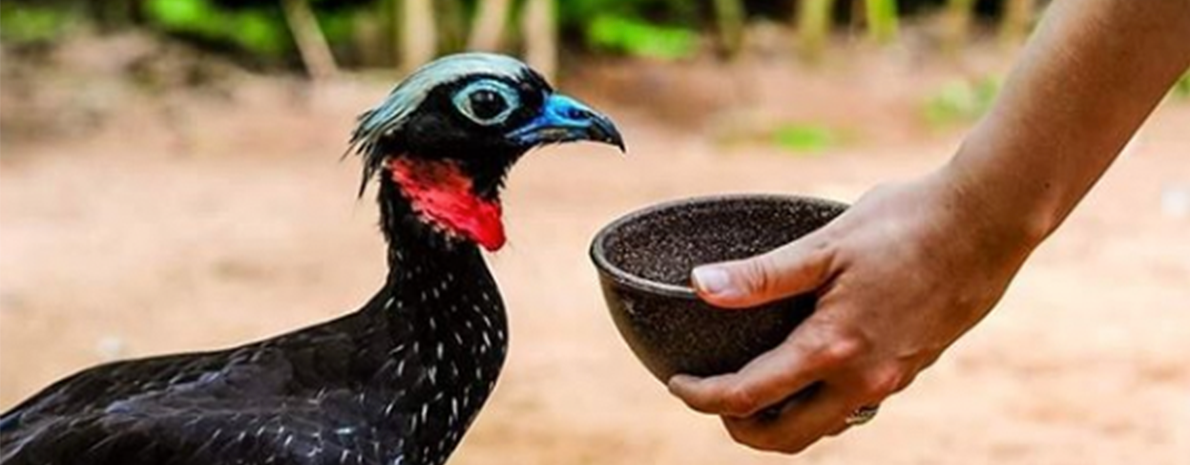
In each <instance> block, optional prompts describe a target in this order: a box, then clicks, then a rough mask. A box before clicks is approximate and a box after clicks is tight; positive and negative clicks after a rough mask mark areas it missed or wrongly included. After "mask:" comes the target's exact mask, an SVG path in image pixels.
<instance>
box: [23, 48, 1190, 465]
mask: <svg viewBox="0 0 1190 465" xmlns="http://www.w3.org/2000/svg"><path fill="white" fill-rule="evenodd" d="M690 66H691V67H694V68H698V69H701V70H702V71H703V72H701V73H690V74H683V73H682V70H681V69H678V70H675V69H672V68H673V67H668V66H661V65H657V66H636V67H627V68H629V69H628V70H625V69H624V68H625V67H615V66H606V67H593V68H592V69H589V70H584V71H583V72H582V73H578V74H575V75H572V76H571V78H570V79H568V80H567V82H568V83H569V84H568V85H567V86H566V87H567V90H568V91H570V92H571V93H573V94H576V95H577V96H579V97H580V98H583V99H585V100H588V101H591V102H593V103H594V104H595V105H596V106H598V107H601V108H603V109H604V110H606V111H607V112H608V113H610V114H611V115H612V116H613V117H614V118H615V119H616V120H617V121H618V123H619V124H620V127H621V128H622V129H623V132H624V136H625V139H626V140H627V141H628V144H629V148H630V153H629V155H628V156H620V155H619V154H618V153H616V152H615V151H614V150H608V149H606V148H604V147H601V146H566V147H560V148H549V149H546V150H541V151H539V152H536V153H534V154H531V155H530V156H529V157H527V158H526V159H525V160H524V161H523V162H522V163H521V165H520V166H519V167H518V168H517V170H516V171H515V172H514V175H513V177H512V179H511V180H510V183H509V189H508V190H507V192H506V195H505V205H506V222H507V225H508V230H509V236H510V241H511V243H510V245H509V246H508V247H507V248H506V249H505V250H504V251H502V252H500V253H499V254H497V255H494V256H491V257H490V264H491V266H492V268H493V269H494V272H495V275H496V276H497V278H498V280H499V281H500V284H501V287H502V289H503V293H504V295H505V298H506V301H507V303H508V306H509V308H510V313H511V316H510V318H511V325H512V349H511V354H510V358H509V362H508V365H507V369H506V371H505V374H504V377H503V378H502V379H501V382H500V385H499V387H498V389H497V391H496V394H495V396H494V397H493V399H492V400H491V401H490V403H489V404H488V407H487V409H486V410H485V411H484V412H483V414H482V415H481V416H480V419H479V421H478V422H477V424H476V425H475V427H474V429H473V430H472V432H471V433H470V434H469V435H468V436H467V438H466V440H465V441H464V443H463V445H462V447H461V449H460V450H459V452H458V453H456V455H455V458H454V460H453V462H452V463H454V464H456V465H482V464H526V465H529V464H556V463H568V464H586V463H599V464H645V463H657V464H664V463H672V464H722V463H731V464H765V463H789V462H797V463H807V464H846V463H885V464H999V463H1036V464H1071V465H1075V464H1078V465H1083V464H1119V463H1144V464H1171V465H1172V464H1185V463H1188V462H1187V460H1188V459H1190V363H1188V361H1187V360H1188V359H1187V357H1188V355H1187V354H1190V311H1188V310H1190V307H1188V306H1187V302H1190V240H1188V239H1190V215H1182V214H1179V208H1178V205H1177V198H1176V197H1177V195H1178V193H1179V192H1190V132H1188V131H1187V129H1188V128H1190V105H1188V104H1185V103H1181V104H1174V103H1170V104H1167V105H1166V106H1164V107H1163V108H1162V109H1161V110H1160V111H1159V112H1158V113H1157V114H1156V115H1155V116H1154V117H1153V118H1152V119H1151V121H1150V123H1149V124H1148V125H1147V126H1146V128H1145V129H1144V130H1143V131H1142V133H1141V134H1140V135H1139V136H1138V137H1137V139H1136V140H1135V141H1134V143H1133V144H1132V146H1131V147H1130V148H1129V150H1128V152H1127V154H1126V155H1125V156H1124V157H1123V158H1122V159H1121V160H1120V161H1119V162H1118V164H1117V166H1116V167H1115V168H1114V169H1113V170H1112V171H1111V173H1109V174H1108V176H1107V177H1106V178H1105V179H1104V180H1103V181H1102V183H1101V184H1100V185H1099V186H1098V187H1097V188H1096V189H1095V191H1094V192H1093V193H1092V194H1091V195H1090V197H1089V198H1088V199H1087V200H1086V201H1085V202H1084V204H1083V205H1082V207H1081V208H1080V209H1079V210H1078V211H1076V212H1075V214H1074V215H1073V216H1072V217H1071V218H1070V220H1069V221H1068V222H1067V224H1066V225H1065V226H1064V227H1063V228H1062V229H1061V230H1060V231H1059V232H1058V233H1057V234H1056V235H1055V236H1054V237H1053V238H1052V240H1050V241H1049V242H1048V243H1047V244H1045V245H1044V246H1043V247H1042V248H1041V249H1040V250H1039V251H1038V252H1037V253H1036V255H1035V256H1034V257H1033V259H1032V260H1031V262H1030V263H1029V264H1028V265H1027V266H1026V267H1025V269H1024V271H1023V272H1022V273H1021V274H1020V276H1019V278H1018V279H1017V281H1016V282H1015V283H1014V285H1013V286H1012V288H1011V290H1010V291H1009V293H1008V295H1007V296H1006V297H1005V299H1004V301H1003V302H1002V303H1001V304H1000V306H999V308H998V309H997V310H996V311H995V312H994V313H993V314H992V315H991V316H990V317H989V318H988V319H987V320H986V321H985V322H984V323H983V324H982V325H981V326H979V327H978V328H976V330H974V331H973V332H972V333H971V334H969V335H968V336H967V337H966V338H965V339H963V340H962V341H960V343H959V344H957V345H956V346H955V347H954V348H953V349H952V350H951V351H950V352H949V354H948V356H946V357H945V358H944V359H943V360H941V361H940V362H939V363H938V364H937V365H936V366H935V367H934V368H932V369H931V370H929V371H928V372H927V373H926V374H924V375H923V376H921V377H920V378H919V379H918V381H917V382H916V383H915V384H914V386H913V387H912V388H910V389H909V390H907V391H905V392H904V393H902V394H900V395H898V396H896V397H894V398H892V399H890V400H888V401H887V402H886V403H885V405H884V409H883V410H882V411H881V413H880V416H879V418H878V419H877V420H876V421H874V422H873V423H871V424H869V425H867V426H864V427H862V428H855V429H853V430H852V431H851V432H849V433H848V434H846V435H844V436H843V437H840V438H837V439H834V440H828V441H825V442H823V443H821V444H819V445H818V446H816V447H814V448H812V449H811V450H810V451H808V452H806V453H805V454H803V455H802V456H799V457H797V458H794V459H790V458H788V457H781V456H775V455H767V454H761V453H757V452H754V451H750V450H747V449H745V448H742V447H739V446H736V445H734V444H733V443H732V442H731V441H730V439H729V438H728V437H727V436H726V435H725V434H724V433H723V431H722V430H721V428H720V426H719V424H718V421H717V420H715V419H714V418H709V417H703V416H700V415H698V414H695V413H693V412H691V411H688V410H686V409H685V408H684V407H683V406H682V405H681V404H680V403H679V402H677V401H675V400H674V399H672V398H670V397H669V396H668V395H667V394H666V392H665V390H664V388H663V386H661V385H660V384H659V383H657V382H656V381H654V380H653V379H652V378H650V376H649V375H648V374H647V373H646V372H645V370H644V369H643V368H642V367H641V366H640V365H639V364H638V363H637V362H636V361H635V360H634V359H633V357H632V356H631V354H630V353H629V351H628V350H627V348H626V347H625V346H624V345H623V344H622V343H621V341H620V339H619V337H618V335H617V334H616V331H615V329H614V327H613V325H612V323H611V320H610V319H609V318H608V317H607V315H606V313H605V312H606V310H605V309H604V307H603V304H602V301H601V297H600V295H599V291H598V286H597V284H596V277H595V272H594V269H593V268H592V266H591V265H590V263H589V261H588V259H587V255H586V253H587V245H588V241H589V239H590V238H591V237H592V235H593V234H594V233H595V231H596V230H597V229H598V228H599V227H600V226H601V225H603V224H604V223H606V222H608V221H610V220H611V219H613V218H615V217H617V216H618V215H620V214H622V213H625V212H627V211H629V210H632V209H634V208H637V207H640V206H643V205H646V204H649V203H652V202H656V201H660V200H663V199H672V198H677V197H684V196H689V195H696V194H704V193H717V192H741V191H747V192H789V193H802V194H812V195H822V196H828V197H833V198H838V199H843V200H854V199H855V198H856V197H857V196H858V195H859V194H861V193H862V192H863V191H864V190H866V189H867V188H869V187H870V186H872V185H874V184H876V183H880V182H885V181H891V180H897V179H905V178H908V177H911V176H914V175H915V174H918V173H922V172H924V171H926V170H928V169H930V168H931V167H933V166H936V165H937V164H938V163H940V162H941V161H942V160H944V159H945V158H946V157H947V156H949V154H950V153H951V152H952V150H953V149H954V147H955V145H956V143H957V141H958V137H959V136H960V135H961V132H950V133H947V134H937V133H931V132H929V131H925V130H923V129H921V128H920V127H918V125H916V124H912V123H911V121H913V115H914V112H913V108H912V105H911V103H909V102H912V101H915V100H914V99H917V98H920V97H921V96H922V95H923V94H924V93H925V92H926V91H925V90H924V89H927V88H929V87H930V86H931V85H932V83H937V82H940V81H942V80H945V79H947V78H949V77H953V76H955V75H959V74H961V73H960V72H959V71H955V70H953V69H944V70H941V71H939V70H925V71H923V70H922V69H921V67H920V66H919V65H917V64H914V63H913V62H912V60H911V59H906V58H897V59H892V60H884V61H878V62H877V63H874V64H867V65H863V66H836V67H833V68H830V67H828V68H829V69H827V70H825V71H818V72H808V71H804V70H797V69H789V68H788V67H783V66H781V65H773V66H769V67H765V66H751V67H747V68H746V69H743V67H741V69H734V70H733V69H731V68H730V67H729V68H728V69H727V71H725V72H722V73H716V72H705V71H706V68H707V66H706V65H690ZM989 66H992V67H993V68H994V67H995V66H1002V64H995V65H989ZM733 71H734V72H733ZM742 75H746V76H747V77H740V76H742ZM872 76H880V77H878V78H875V77H872ZM81 80H82V81H85V79H81ZM389 82H391V81H388V80H385V79H372V78H369V79H356V80H352V81H345V82H340V83H335V84H330V85H325V86H321V87H317V88H313V87H310V86H307V85H305V84H301V83H299V82H296V81H295V80H292V79H278V78H270V79H265V78H248V79H243V80H242V81H241V82H237V83H236V84H235V85H234V86H233V87H232V88H231V90H230V91H228V92H226V93H221V94H219V95H218V96H212V95H208V94H202V93H199V94H195V95H190V96H188V97H180V98H179V99H175V100H174V101H173V103H172V104H169V105H163V104H161V103H160V102H151V101H150V100H149V99H136V98H132V99H129V100H127V102H126V103H121V104H120V105H118V106H117V107H118V111H115V112H113V113H111V114H109V115H107V116H105V123H104V124H103V126H102V128H101V129H98V130H94V131H88V132H85V133H81V134H74V135H71V136H69V137H66V136H61V137H59V136H57V135H42V136H37V135H32V136H30V137H20V138H19V139H20V140H17V139H18V138H17V137H15V136H16V135H15V134H13V133H8V134H5V137H9V138H10V139H9V140H8V141H6V143H5V144H6V145H5V146H4V147H3V148H4V153H3V157H2V158H0V212H2V215H3V216H2V218H3V221H2V222H0V248H2V251H3V262H2V268H0V273H2V275H0V276H2V279H0V303H2V308H0V408H8V407H9V406H11V405H13V404H14V403H15V402H17V401H19V400H20V399H22V398H24V397H26V396H28V395H30V394H32V393H33V392H35V391H36V390H37V389H39V388H40V387H42V386H45V385H46V384H47V383H49V382H51V381H53V380H55V379H57V378H59V377H61V376H64V375H66V374H69V373H71V372H73V371H76V370H78V369H81V368H84V367H86V366H89V365H92V364H95V363H99V362H102V361H105V360H109V359H111V358H115V357H120V358H124V357H139V356H147V355H153V354H163V353H170V352H179V351H194V350H200V349H209V348H218V347H226V346H228V345H233V344H238V343H241V342H245V341H250V340H254V339H258V338H261V337H267V336H269V335H272V334H276V333H279V332H282V331H286V330H290V329H293V328H297V327H301V326H304V325H309V324H312V323H316V322H319V321H323V320H327V319H329V318H332V317H334V316H337V315H340V314H343V313H344V312H347V311H350V310H353V309H354V308H356V306H357V305H359V304H361V303H362V302H364V300H365V299H366V298H367V297H369V296H370V295H371V292H372V291H374V290H375V289H376V288H377V286H378V285H379V283H380V279H381V277H382V273H383V266H384V262H383V252H382V243H381V239H380V237H379V235H378V234H377V232H376V228H375V221H376V213H375V210H374V208H373V205H374V204H373V202H372V200H371V198H370V194H369V197H365V198H364V199H362V200H357V199H356V198H355V195H354V194H355V189H356V186H357V182H358V176H359V167H358V164H357V163H356V162H355V160H352V159H346V160H340V159H339V155H340V154H342V153H343V150H344V148H345V138H346V134H347V133H348V131H349V129H350V127H351V124H352V123H353V121H354V115H355V114H356V113H357V112H359V111H360V110H362V109H364V108H366V107H368V106H369V105H371V104H372V103H373V102H375V101H377V100H378V99H380V98H381V97H383V95H384V94H385V93H386V92H387V87H388V85H389ZM6 85H8V83H7V82H6ZM725 86H726V87H729V88H730V89H729V91H727V92H721V90H722V89H723V88H724V87H725ZM621 89H622V91H621ZM707 89H715V90H717V91H720V92H711V91H710V90H707ZM632 92H636V93H635V94H633V93H632ZM639 96H648V98H649V99H650V100H647V102H649V103H648V104H643V105H642V104H641V103H640V102H641V100H639V99H640V98H641V97H639ZM666 99H669V100H666ZM633 100H638V102H637V103H636V104H635V105H634V104H632V101H633ZM121 102H125V101H124V100H121ZM657 102H660V103H657ZM667 102H668V103H667ZM733 102H735V103H733ZM758 102H764V105H761V104H760V103H758ZM650 107H652V108H651V109H650ZM754 108H759V110H757V111H752V110H751V109H754ZM7 111H10V112H11V111H12V110H11V109H9V110H7ZM691 113H700V114H714V115H717V116H716V118H691V117H690V114H691ZM756 114H761V116H755V115H756ZM773 115H776V116H773ZM8 116H9V117H12V116H13V115H12V114H10V115H8ZM777 117H780V118H792V119H797V118H815V120H817V121H826V122H828V123H831V124H839V125H848V127H851V128H853V129H855V131H856V133H858V134H859V136H857V137H855V138H854V140H852V141H850V142H848V143H847V144H844V145H843V146H840V147H838V148H835V149H831V150H829V151H827V152H825V153H821V154H817V155H813V156H804V155H803V156H799V155H791V154H790V153H787V152H785V151H783V150H781V149H778V148H774V147H771V146H769V145H767V144H762V143H736V144H730V145H724V144H722V143H719V142H717V141H718V140H721V138H720V137H719V135H718V134H719V133H717V132H716V131H720V130H733V129H730V128H731V127H740V126H748V125H750V124H751V123H749V121H752V119H750V118H758V120H759V119H764V118H777ZM691 119H693V120H691ZM9 121H10V122H11V121H12V120H11V119H10V120H9ZM724 121H727V123H725V122H724ZM733 124H734V125H735V126H732V125H733ZM13 127H14V126H9V127H8V128H7V129H12V128H13ZM724 127H728V128H729V129H722V128H724ZM26 130H27V129H26ZM1186 195H1190V194H1186Z"/></svg>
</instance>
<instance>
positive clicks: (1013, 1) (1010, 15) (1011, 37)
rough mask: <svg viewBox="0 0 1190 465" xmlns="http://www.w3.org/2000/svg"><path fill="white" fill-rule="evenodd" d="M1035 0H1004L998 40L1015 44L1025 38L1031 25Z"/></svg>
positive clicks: (1006, 43) (1035, 5) (1011, 44)
mask: <svg viewBox="0 0 1190 465" xmlns="http://www.w3.org/2000/svg"><path fill="white" fill-rule="evenodd" d="M1036 9H1037V0H1005V2H1004V14H1003V18H1001V20H1000V21H1001V22H1000V42H1001V43H1003V44H1005V45H1010V46H1015V45H1017V44H1020V43H1021V42H1023V41H1024V40H1025V37H1027V36H1028V35H1029V29H1030V28H1032V26H1033V19H1034V18H1033V17H1034V14H1035V13H1036Z"/></svg>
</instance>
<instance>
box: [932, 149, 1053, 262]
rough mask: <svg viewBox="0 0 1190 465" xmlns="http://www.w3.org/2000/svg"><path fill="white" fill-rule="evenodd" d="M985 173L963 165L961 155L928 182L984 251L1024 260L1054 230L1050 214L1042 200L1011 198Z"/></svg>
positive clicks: (1008, 191)
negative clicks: (1016, 256)
mask: <svg viewBox="0 0 1190 465" xmlns="http://www.w3.org/2000/svg"><path fill="white" fill-rule="evenodd" d="M960 152H962V150H961V151H960ZM986 171H987V170H980V169H978V167H976V166H971V165H970V164H968V163H965V157H963V156H962V153H960V156H956V157H955V159H953V160H951V162H949V163H947V164H946V165H945V166H943V167H942V168H941V169H939V170H938V171H936V172H934V173H933V174H932V175H931V176H930V180H929V181H927V182H930V183H931V184H933V185H934V186H935V188H936V189H938V190H939V192H940V195H941V198H942V199H943V202H944V205H945V206H946V208H947V209H948V210H949V211H950V212H951V213H952V216H953V217H954V218H955V219H954V221H956V222H957V223H958V224H960V225H961V227H962V228H963V229H964V230H966V231H969V232H970V233H971V236H972V237H975V238H979V240H980V242H981V245H982V246H983V247H989V248H991V249H992V250H998V251H1001V252H1003V253H1009V254H1013V255H1018V254H1019V255H1020V256H1022V257H1023V256H1027V255H1028V254H1029V253H1031V252H1032V251H1033V249H1034V248H1036V247H1037V246H1038V245H1039V244H1041V242H1042V241H1043V240H1045V238H1046V237H1048V236H1049V234H1050V233H1051V232H1052V231H1053V230H1054V228H1055V227H1056V224H1055V221H1054V215H1053V214H1052V210H1051V209H1049V208H1047V205H1046V204H1047V202H1044V201H1043V200H1042V199H1036V198H1035V199H1031V200H1030V199H1028V198H1027V196H1024V195H1014V194H1015V192H1012V189H1011V187H1010V186H1007V185H1005V184H1006V183H1005V182H1003V181H999V180H997V179H995V178H994V177H989V176H981V174H985V173H986Z"/></svg>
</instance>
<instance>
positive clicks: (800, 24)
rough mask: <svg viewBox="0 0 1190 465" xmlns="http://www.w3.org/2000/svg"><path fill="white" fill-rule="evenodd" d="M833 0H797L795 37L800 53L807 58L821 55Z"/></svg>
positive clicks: (827, 31) (828, 30)
mask: <svg viewBox="0 0 1190 465" xmlns="http://www.w3.org/2000/svg"><path fill="white" fill-rule="evenodd" d="M834 4H835V2H834V0H799V1H798V5H797V6H798V7H797V19H796V21H797V38H798V44H799V48H800V50H801V52H802V54H803V55H804V56H805V57H806V58H809V59H818V58H820V57H821V56H822V49H823V47H825V46H826V39H827V38H828V37H829V35H830V30H831V19H832V18H831V11H832V7H833V6H834Z"/></svg>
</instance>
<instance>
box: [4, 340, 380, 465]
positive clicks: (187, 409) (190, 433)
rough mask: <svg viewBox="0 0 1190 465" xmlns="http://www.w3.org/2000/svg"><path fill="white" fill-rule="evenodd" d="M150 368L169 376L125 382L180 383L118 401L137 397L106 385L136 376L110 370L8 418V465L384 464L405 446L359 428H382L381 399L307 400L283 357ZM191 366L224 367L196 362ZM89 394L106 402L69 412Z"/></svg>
mask: <svg viewBox="0 0 1190 465" xmlns="http://www.w3.org/2000/svg"><path fill="white" fill-rule="evenodd" d="M211 356H213V354H212V355H208V357H211ZM168 358H169V357H167V359H168ZM199 358H201V357H199ZM228 360H230V361H228ZM174 361H175V362H177V360H174ZM145 362H146V361H141V363H140V364H139V366H137V370H138V371H139V372H141V374H143V372H144V370H146V369H147V368H148V367H149V366H159V367H165V366H169V367H170V369H168V370H166V369H163V370H162V371H160V372H159V373H157V374H156V375H155V376H147V377H145V378H137V377H136V376H129V377H128V378H127V379H135V380H137V381H138V384H145V383H148V384H149V385H152V384H153V383H158V382H161V381H160V380H161V379H162V378H163V377H171V379H175V380H176V382H174V383H169V384H167V385H165V387H163V388H160V389H141V390H139V391H135V392H136V393H135V394H131V395H120V394H121V393H123V394H127V393H129V392H134V390H133V389H131V388H127V387H124V386H120V383H117V382H114V381H112V380H111V379H104V378H110V377H111V376H110V375H111V374H114V373H124V374H128V372H126V371H123V370H122V368H124V367H119V366H116V367H109V368H108V370H109V371H107V373H108V375H109V376H102V375H101V373H102V372H103V370H99V372H95V371H96V369H93V370H88V371H85V372H83V373H80V374H79V375H76V376H74V377H71V378H68V379H67V380H64V381H63V382H60V383H58V384H57V385H55V386H60V387H59V388H58V389H57V390H54V389H53V388H51V389H47V391H51V392H49V393H48V394H44V395H41V396H38V397H37V398H34V399H31V400H30V402H26V404H25V405H22V406H20V407H17V408H16V409H14V411H12V412H9V413H6V414H5V416H4V417H3V425H4V428H2V429H0V448H2V450H3V451H2V452H0V464H3V465H23V464H57V465H66V464H89V465H108V464H110V465H116V464H119V465H138V464H146V465H147V464H170V465H216V464H224V463H227V464H231V463H270V462H271V463H293V464H321V463H331V462H335V463H377V462H378V461H379V460H381V458H382V457H384V456H386V455H392V454H393V452H392V448H393V447H397V448H398V449H399V447H400V446H401V444H391V442H392V438H391V437H390V438H389V443H387V444H386V443H382V441H381V438H380V435H378V434H377V431H375V430H374V429H372V428H368V429H367V430H361V428H358V425H366V424H374V423H371V422H370V420H372V419H374V416H375V412H378V411H379V410H380V409H381V408H382V407H381V406H379V405H372V404H373V403H375V402H378V399H369V398H368V397H367V396H366V395H360V394H359V393H357V392H355V391H351V390H348V389H346V388H345V387H340V388H336V389H328V388H321V389H318V390H317V392H307V389H308V387H307V386H303V385H302V384H303V383H300V382H296V381H295V377H294V373H293V366H292V364H291V363H290V360H289V359H288V356H287V355H286V353H285V352H282V351H280V350H276V349H270V348H257V349H256V350H252V351H249V350H247V349H241V350H239V351H237V352H235V353H232V354H229V355H228V356H227V359H225V360H224V363H222V364H221V365H222V366H221V368H219V369H216V370H209V369H208V370H202V369H199V370H198V371H197V372H194V373H192V374H187V373H190V372H189V371H187V370H182V369H178V366H177V365H179V364H178V363H174V364H172V365H171V364H169V363H165V361H164V360H162V361H157V360H153V359H150V360H148V361H147V362H150V363H147V364H146V363H145ZM159 364H160V365H159ZM184 365H189V366H190V367H191V368H199V367H208V368H209V367H210V365H220V364H219V363H217V362H213V361H209V360H198V359H194V360H186V363H185V364H184ZM99 368H104V367H99ZM145 379H148V381H146V380H145ZM72 380H73V381H72ZM87 394H93V395H96V396H98V399H100V401H97V402H91V403H89V405H88V406H87V407H85V408H82V409H77V408H76V410H75V411H70V412H67V411H64V406H65V405H68V404H69V402H68V401H72V400H75V401H77V400H79V399H82V398H83V396H85V395H87ZM102 401H106V402H102ZM340 461H343V462H340Z"/></svg>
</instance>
